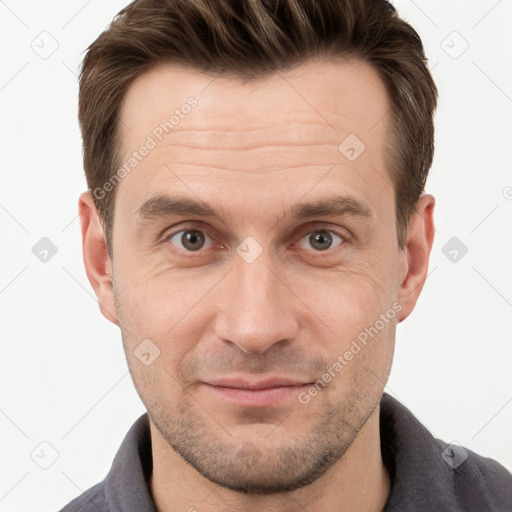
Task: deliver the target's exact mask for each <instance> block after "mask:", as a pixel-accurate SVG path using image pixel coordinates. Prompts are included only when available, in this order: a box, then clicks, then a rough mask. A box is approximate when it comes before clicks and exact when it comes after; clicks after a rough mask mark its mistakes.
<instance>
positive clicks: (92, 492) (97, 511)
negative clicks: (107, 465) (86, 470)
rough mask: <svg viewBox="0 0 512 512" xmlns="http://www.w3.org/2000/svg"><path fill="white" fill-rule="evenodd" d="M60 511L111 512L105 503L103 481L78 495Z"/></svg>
mask: <svg viewBox="0 0 512 512" xmlns="http://www.w3.org/2000/svg"><path fill="white" fill-rule="evenodd" d="M59 512H109V509H108V507H107V504H106V503H105V492H104V486H103V482H100V483H98V484H96V485H94V486H93V487H91V488H90V489H88V490H87V491H85V492H84V493H82V494H81V495H80V496H77V497H76V498H75V499H74V500H72V501H70V502H69V503H68V504H67V505H66V506H65V507H64V508H62V509H61V510H59Z"/></svg>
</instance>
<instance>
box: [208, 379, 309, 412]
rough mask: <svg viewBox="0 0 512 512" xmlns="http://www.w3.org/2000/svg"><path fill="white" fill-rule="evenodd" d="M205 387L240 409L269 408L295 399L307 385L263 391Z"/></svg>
mask: <svg viewBox="0 0 512 512" xmlns="http://www.w3.org/2000/svg"><path fill="white" fill-rule="evenodd" d="M206 387H207V388H208V389H210V390H211V391H213V392H214V393H216V394H217V395H218V396H220V397H221V398H223V399H224V400H227V401H228V402H231V403H232V404H235V405H238V406H240V407H270V406H272V405H277V404H279V403H281V402H283V401H284V400H286V399H290V398H297V396H298V394H299V393H300V392H301V391H303V390H304V389H305V388H307V387H308V385H302V386H279V387H275V388H265V389H241V388H226V387H222V386H211V385H210V384H206Z"/></svg>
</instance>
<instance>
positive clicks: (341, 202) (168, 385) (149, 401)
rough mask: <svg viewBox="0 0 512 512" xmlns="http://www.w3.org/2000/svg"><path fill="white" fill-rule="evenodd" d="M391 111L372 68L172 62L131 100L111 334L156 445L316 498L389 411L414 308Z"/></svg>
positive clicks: (217, 477) (201, 464) (242, 481)
mask: <svg viewBox="0 0 512 512" xmlns="http://www.w3.org/2000/svg"><path fill="white" fill-rule="evenodd" d="M190 98H193V99H192V100H191V99H190ZM186 104H188V105H189V107H190V108H188V107H184V105H186ZM389 108H390V105H389V102H388V99H387V96H386V92H385V88H384V85H383V83H382V82H381V80H380V79H379V77H378V75H377V73H376V72H375V71H374V70H373V69H372V68H371V67H369V66H368V65H367V64H365V63H362V62H360V61H343V62H341V61H340V62H334V61H330V62H326V61H318V62H310V63H308V64H306V65H302V66H300V67H298V68H296V69H295V70H294V71H292V72H286V73H285V72H283V73H278V74H276V75H274V76H272V77H270V78H266V79H263V80H259V81H256V82H255V81H252V82H242V81H239V80H235V79H232V78H226V77H222V76H218V77H216V78H213V77H211V76H205V75H201V74H199V73H198V72H196V71H193V70H186V69H183V68H178V67H174V68H173V67H161V68H158V69H155V70H153V71H151V72H149V73H147V74H145V75H143V76H141V77H139V78H138V79H137V80H136V81H135V82H134V83H133V84H132V86H131V87H130V89H129V91H128V93H127V95H126V98H125V101H124V104H123V108H122V122H121V127H122V130H121V133H122V141H123V150H124V153H123V157H122V162H120V163H121V165H122V164H124V163H125V162H127V161H128V160H129V158H130V157H132V156H133V151H138V157H137V158H138V160H137V163H136V165H134V166H132V167H133V168H132V169H131V170H130V172H129V173H127V175H126V176H125V177H124V178H123V179H122V181H121V182H120V183H119V184H118V185H117V191H116V206H115V220H114V225H113V291H114V296H115V321H116V322H117V323H119V325H120V327H121V331H122V336H123V342H124V346H125V351H126V357H127V360H128V364H129V367H130V371H131V374H132V377H133V379H134V383H135V386H136V388H137V390H138V392H139V394H140V397H141V399H142V401H143V402H144V404H145V406H146V408H147V410H148V413H149V417H150V420H151V422H152V432H153V435H154V436H161V437H160V438H159V439H160V442H162V440H165V441H167V443H169V445H170V446H172V447H173V448H174V449H175V451H176V452H178V453H179V454H180V455H181V456H182V457H183V458H184V459H185V460H187V461H188V462H189V463H190V464H191V465H192V466H193V467H195V468H196V469H197V470H198V471H199V472H200V473H201V474H203V475H204V476H206V477H207V478H209V479H210V480H212V481H214V482H216V483H218V484H220V485H223V486H226V487H229V488H232V489H238V490H241V491H243V492H276V491H283V490H290V489H293V488H297V487H300V486H303V485H305V484H307V483H309V482H311V481H313V480H315V479H316V478H318V477H319V476H320V475H322V474H323V473H324V472H325V471H327V470H328V469H329V468H330V467H331V466H332V465H333V464H334V463H335V462H336V461H337V460H339V459H340V457H341V456H342V455H343V454H344V453H345V451H346V450H347V449H348V447H349V446H350V445H351V443H352V441H353V440H354V438H355V436H356V435H357V433H358V432H359V431H360V430H361V429H362V428H363V426H364V425H365V423H366V421H367V420H368V418H369V417H370V416H371V415H372V414H373V413H374V412H375V411H376V407H377V406H378V404H379V401H380V398H381V395H382V392H383V389H384V386H385V383H386V381H387V378H388V374H389V371H390V366H391V361H392V355H393V349H394V338H395V328H396V324H397V323H398V321H400V320H402V319H403V318H405V316H407V315H408V314H409V312H410V308H409V309H408V307H403V306H402V304H401V303H399V299H400V294H399V289H400V284H401V281H402V280H403V279H404V272H405V273H406V269H405V264H404V260H403V258H402V252H401V251H399V249H398V245H397V235H396V230H395V218H396V217H395V201H394V190H393V187H392V185H391V177H390V173H389V170H388V169H386V166H385V163H384V145H385V143H386V141H387V136H388V135H389V129H390V116H389V115H388V111H389ZM175 109H177V110H178V112H175ZM173 114H175V117H174V118H173V119H171V116H172V115H173ZM170 119H171V121H169V120H170ZM178 119H179V120H178ZM165 122H168V124H167V125H165ZM169 122H170V123H171V125H172V128H169V126H170V125H169ZM161 123H164V125H162V124H161ZM164 126H165V127H166V129H164V128H163V127H164ZM158 127H160V129H158ZM167 132H169V133H167ZM148 136H149V139H148ZM356 137H357V138H356ZM150 139H151V141H152V142H151V141H150ZM343 141H344V142H343ZM340 143H342V144H341V148H340V147H339V146H340ZM362 144H364V146H363V145H362ZM143 145H146V147H148V148H149V149H148V151H147V152H146V151H145V150H142V151H140V150H139V148H141V146H143ZM141 153H145V156H143V157H141ZM146 153H147V154H146ZM139 160H140V161H139ZM133 163H134V162H133V161H132V164H133ZM155 198H160V200H159V201H154V199H155ZM165 198H167V199H165ZM179 201H182V202H179ZM194 204H195V205H197V206H199V207H200V206H202V207H203V210H201V209H200V208H197V207H196V208H195V210H191V208H190V207H191V206H193V205H194ZM143 205H145V206H143ZM397 301H398V302H397ZM393 304H394V306H393ZM400 310H401V311H400ZM381 315H383V316H381ZM370 327H373V329H370ZM365 328H367V329H369V330H367V331H365ZM376 331H377V332H376ZM364 332H366V338H365V335H364V334H361V333H364ZM369 333H371V335H370V334H369ZM144 340H146V341H144ZM147 340H149V341H147ZM363 340H365V343H363ZM141 343H142V345H141ZM354 343H355V344H354ZM357 347H359V349H358V348H357ZM158 351H159V355H158ZM349 353H351V354H352V357H351V356H350V354H349ZM336 362H338V363H339V364H338V365H337V364H336ZM326 374H329V375H330V376H331V377H330V378H329V377H328V376H326ZM318 381H320V383H319V382H318ZM315 382H316V383H317V384H316V387H315V386H314V384H315ZM251 387H252V388H260V389H259V390H255V389H245V390H243V389H241V388H251ZM313 389H316V392H315V391H313ZM319 389H320V391H319ZM155 427H156V428H155ZM155 442H158V440H156V441H155Z"/></svg>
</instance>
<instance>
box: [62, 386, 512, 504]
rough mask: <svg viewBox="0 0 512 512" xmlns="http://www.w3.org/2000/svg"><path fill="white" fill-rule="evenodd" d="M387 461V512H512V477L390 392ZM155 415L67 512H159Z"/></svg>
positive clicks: (383, 410) (383, 412)
mask: <svg viewBox="0 0 512 512" xmlns="http://www.w3.org/2000/svg"><path fill="white" fill-rule="evenodd" d="M380 405H381V407H380V437H381V452H382V459H383V461H384V464H385V465H386V467H387V469H388V472H389V476H390V478H391V491H390V494H389V497H388V500H387V502H386V505H385V507H384V511H383V512H423V511H425V512H426V511H428V512H433V511H434V512H444V511H446V512H459V511H464V512H512V475H511V474H510V473H509V472H508V471H507V470H506V469H505V468H504V467H503V466H501V465H500V464H499V463H498V462H496V461H495V460H493V459H489V458H486V457H482V456H480V455H477V454H476V453H474V452H473V451H471V450H469V449H467V448H463V447H461V446H458V445H452V444H448V443H445V442H443V441H441V440H440V439H436V438H434V437H433V436H432V434H431V433H430V432H429V431H428V430H427V429H426V428H425V427H424V426H423V425H422V424H421V423H420V422H419V421H418V419H416V418H415V416H414V415H413V414H412V413H411V412H410V411H409V410H408V409H407V408H406V407H405V406H404V405H402V404H401V403H400V402H398V401H397V400H396V399H394V398H393V397H391V396H390V395H388V394H386V393H384V395H383V396H382V400H381V404H380ZM151 472H152V454H151V435H150V429H149V418H148V415H147V413H146V414H143V415H142V416H141V417H140V418H139V419H138V420H137V421H136V422H135V423H134V424H133V426H132V427H131V428H130V430H129V432H128V434H127V435H126V437H125V439H124V441H123V442H122V444H121V447H120V448H119V451H118V453H117V454H116V456H115V458H114V462H113V464H112V468H111V469H110V471H109V473H108V475H107V476H106V478H105V480H103V481H102V482H100V483H98V484H96V485H95V486H94V487H91V488H90V489H89V490H88V491H86V492H84V493H83V494H82V495H80V496H79V497H77V498H75V499H74V500H73V501H71V502H70V503H69V504H68V505H67V506H65V507H64V508H63V509H61V511H60V512H157V510H156V507H155V504H154V502H153V499H152V497H151V492H150V490H149V477H150V475H151Z"/></svg>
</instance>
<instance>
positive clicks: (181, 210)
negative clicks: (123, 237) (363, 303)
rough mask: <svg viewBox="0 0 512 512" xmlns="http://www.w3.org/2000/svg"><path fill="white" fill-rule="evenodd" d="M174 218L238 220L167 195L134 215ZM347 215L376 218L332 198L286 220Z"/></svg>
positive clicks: (298, 209)
mask: <svg viewBox="0 0 512 512" xmlns="http://www.w3.org/2000/svg"><path fill="white" fill-rule="evenodd" d="M175 215H183V216H185V215H193V216H196V217H202V218H210V219H219V220H221V221H222V222H223V223H225V224H229V223H231V224H233V223H235V222H234V221H235V220H236V216H235V215H234V214H233V213H232V212H230V211H228V210H227V209H225V208H224V207H223V206H219V208H218V210H217V211H216V210H215V209H213V208H212V207H211V206H210V205H208V204H207V203H205V202H202V201H198V200H194V199H188V198H182V197H175V196H168V195H158V196H155V197H152V198H150V199H148V200H147V201H146V202H144V203H143V204H142V206H140V208H138V209H137V210H136V212H135V217H136V220H137V222H139V223H146V222H149V221H152V220H158V219H162V218H166V217H171V216H175ZM345 215H348V216H353V217H359V218H362V219H367V220H373V219H374V218H375V216H376V215H375V212H374V211H373V210H372V209H371V208H370V207H369V206H368V205H366V204H365V203H363V202H361V201H360V200H358V199H356V198H355V197H353V196H347V195H333V196H328V197H326V198H323V199H319V200H317V201H314V202H309V203H299V204H296V205H294V206H293V207H292V208H291V209H290V210H289V212H287V213H286V214H285V215H284V217H285V218H297V219H301V220H304V219H310V218H313V217H321V216H326V217H334V216H345Z"/></svg>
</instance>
